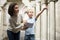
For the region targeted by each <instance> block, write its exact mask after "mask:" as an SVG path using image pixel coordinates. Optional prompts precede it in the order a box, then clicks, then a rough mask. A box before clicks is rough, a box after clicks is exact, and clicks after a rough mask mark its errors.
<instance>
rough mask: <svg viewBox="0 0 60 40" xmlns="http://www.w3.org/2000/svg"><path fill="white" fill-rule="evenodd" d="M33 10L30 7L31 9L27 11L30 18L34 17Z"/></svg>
mask: <svg viewBox="0 0 60 40" xmlns="http://www.w3.org/2000/svg"><path fill="white" fill-rule="evenodd" d="M33 13H34V12H33V11H32V10H31V9H30V10H28V12H27V15H28V16H29V18H32V17H33Z"/></svg>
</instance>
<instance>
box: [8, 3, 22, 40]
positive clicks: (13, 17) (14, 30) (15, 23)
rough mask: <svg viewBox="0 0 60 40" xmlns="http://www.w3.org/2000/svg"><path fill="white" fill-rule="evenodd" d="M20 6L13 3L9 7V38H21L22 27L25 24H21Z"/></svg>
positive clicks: (11, 39)
mask: <svg viewBox="0 0 60 40" xmlns="http://www.w3.org/2000/svg"><path fill="white" fill-rule="evenodd" d="M18 13H19V7H18V4H17V3H11V4H10V6H9V8H8V14H9V15H10V18H9V26H8V29H7V35H8V38H9V40H20V28H21V27H22V26H23V24H21V22H22V17H21V15H18Z"/></svg>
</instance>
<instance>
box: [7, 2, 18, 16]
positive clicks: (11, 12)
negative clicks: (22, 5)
mask: <svg viewBox="0 0 60 40" xmlns="http://www.w3.org/2000/svg"><path fill="white" fill-rule="evenodd" d="M15 5H18V4H17V3H11V4H10V5H9V8H8V14H9V15H10V16H13V15H14V14H13V13H14V7H15Z"/></svg>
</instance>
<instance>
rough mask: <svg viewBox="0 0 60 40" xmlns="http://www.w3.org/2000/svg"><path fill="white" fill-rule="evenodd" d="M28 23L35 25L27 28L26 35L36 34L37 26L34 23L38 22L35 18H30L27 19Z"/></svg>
mask: <svg viewBox="0 0 60 40" xmlns="http://www.w3.org/2000/svg"><path fill="white" fill-rule="evenodd" d="M26 21H27V23H33V26H32V27H29V28H27V29H26V31H25V34H26V35H30V34H35V32H34V26H35V25H34V23H35V21H36V20H35V18H28V19H26Z"/></svg>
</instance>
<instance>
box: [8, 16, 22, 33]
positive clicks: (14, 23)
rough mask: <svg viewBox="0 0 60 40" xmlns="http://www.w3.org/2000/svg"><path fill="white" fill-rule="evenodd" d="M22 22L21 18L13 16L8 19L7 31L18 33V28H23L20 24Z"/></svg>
mask: <svg viewBox="0 0 60 40" xmlns="http://www.w3.org/2000/svg"><path fill="white" fill-rule="evenodd" d="M21 21H22V16H21V15H18V16H13V17H10V18H9V25H8V30H10V31H12V32H14V33H17V32H19V31H20V28H21V27H22V26H23V24H22V23H21Z"/></svg>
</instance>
